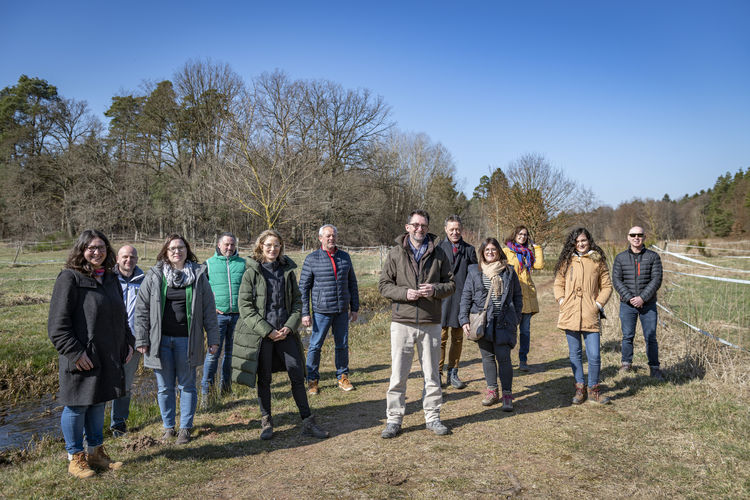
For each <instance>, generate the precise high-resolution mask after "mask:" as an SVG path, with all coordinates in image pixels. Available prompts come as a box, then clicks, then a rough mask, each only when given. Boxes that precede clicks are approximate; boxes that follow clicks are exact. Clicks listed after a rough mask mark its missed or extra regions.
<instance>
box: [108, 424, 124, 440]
mask: <svg viewBox="0 0 750 500" xmlns="http://www.w3.org/2000/svg"><path fill="white" fill-rule="evenodd" d="M109 430H111V431H112V437H115V438H119V437H123V436H124V435H125V434H127V433H128V424H126V423H125V422H120V423H119V424H115V425H113V426H112V427H110V428H109Z"/></svg>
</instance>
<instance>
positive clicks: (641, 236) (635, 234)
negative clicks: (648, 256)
mask: <svg viewBox="0 0 750 500" xmlns="http://www.w3.org/2000/svg"><path fill="white" fill-rule="evenodd" d="M628 236H630V237H631V238H643V233H630V234H629V235H628Z"/></svg>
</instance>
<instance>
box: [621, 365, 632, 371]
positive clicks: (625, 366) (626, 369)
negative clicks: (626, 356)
mask: <svg viewBox="0 0 750 500" xmlns="http://www.w3.org/2000/svg"><path fill="white" fill-rule="evenodd" d="M631 368H632V365H631V364H630V363H623V364H622V365H621V366H620V373H628V372H629V371H630V369H631Z"/></svg>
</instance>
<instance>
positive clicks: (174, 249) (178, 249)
mask: <svg viewBox="0 0 750 500" xmlns="http://www.w3.org/2000/svg"><path fill="white" fill-rule="evenodd" d="M184 251H185V247H184V246H179V247H171V248H167V252H169V253H180V252H184Z"/></svg>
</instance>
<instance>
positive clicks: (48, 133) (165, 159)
mask: <svg viewBox="0 0 750 500" xmlns="http://www.w3.org/2000/svg"><path fill="white" fill-rule="evenodd" d="M104 115H105V116H106V118H108V120H109V122H108V124H107V125H106V126H105V125H104V124H103V123H102V121H101V120H99V119H98V118H97V117H96V116H94V115H93V114H92V112H91V110H90V109H89V108H88V105H87V103H86V102H85V101H79V100H75V99H70V98H66V97H64V96H62V95H60V94H59V93H58V90H57V88H56V87H55V86H54V85H52V84H50V83H49V82H47V81H45V80H43V79H40V78H35V77H28V76H26V75H22V76H21V77H20V78H19V79H18V82H17V83H16V84H15V85H13V86H8V87H5V88H4V89H2V90H1V91H0V176H1V177H2V179H3V187H4V189H3V190H2V192H1V193H0V237H2V238H27V239H28V238H33V237H38V236H40V235H43V234H47V235H49V234H58V235H60V236H62V237H72V236H73V235H75V234H77V233H78V232H80V231H81V230H82V229H84V228H87V227H96V228H99V229H102V230H103V231H105V232H108V233H114V234H121V235H133V237H136V238H137V237H139V236H159V237H162V236H163V235H164V234H165V233H168V232H171V231H179V232H181V233H182V234H184V235H186V237H188V238H192V239H195V238H197V237H210V236H213V235H215V234H216V233H217V232H222V231H225V230H228V231H232V232H234V233H236V234H238V235H239V236H240V238H243V239H246V238H249V237H251V236H253V235H256V234H258V233H259V232H260V231H262V230H263V229H266V228H269V227H274V228H277V229H280V230H281V231H282V232H283V233H284V234H285V235H287V236H288V238H289V241H290V242H291V243H294V244H307V245H309V244H313V243H315V241H316V239H315V237H316V234H315V231H316V230H317V228H318V227H319V226H320V225H321V224H322V223H323V222H325V223H332V224H335V225H337V226H340V227H342V228H345V232H346V236H345V239H346V242H347V244H350V245H371V244H389V243H390V242H391V241H392V238H393V236H394V235H395V234H396V233H398V232H400V231H402V230H403V225H404V222H405V220H406V217H407V216H408V214H409V212H410V211H411V210H413V209H414V208H423V209H426V210H427V211H428V212H429V213H430V214H431V216H432V220H433V224H432V230H433V232H439V231H440V227H441V225H442V224H441V222H442V220H443V219H444V218H445V217H446V216H448V215H450V214H453V213H458V214H461V215H462V216H463V218H464V219H465V225H466V228H467V230H468V231H469V234H470V235H472V237H474V238H479V237H483V236H486V235H493V236H502V235H504V234H505V233H506V232H507V231H508V230H509V229H511V228H512V227H513V226H514V225H515V224H517V223H524V224H526V225H527V226H528V227H529V229H530V230H531V231H532V234H533V235H534V237H535V239H536V240H537V241H540V242H546V241H554V240H556V239H558V238H559V237H560V236H561V234H562V233H564V231H565V230H566V229H567V228H568V227H570V226H571V225H574V224H580V223H584V224H587V225H589V226H591V228H592V230H593V231H594V232H595V233H596V234H597V235H599V236H598V237H599V238H604V239H619V237H620V236H621V235H622V234H624V231H626V230H627V227H630V225H634V224H631V223H630V222H631V221H635V222H634V223H641V224H645V225H646V226H647V229H648V230H649V231H650V232H651V233H652V234H658V236H659V237H664V238H666V237H673V238H678V237H692V236H706V235H709V234H716V235H720V236H725V235H739V234H742V233H743V232H744V231H746V229H747V227H748V222H750V221H748V207H749V206H750V201H749V200H750V198H748V196H750V195H749V194H748V192H749V191H748V182H749V181H748V176H750V170H748V172H745V173H743V172H742V171H740V172H738V174H737V175H735V176H734V177H732V176H730V175H729V174H727V175H726V176H722V177H720V178H719V180H718V181H717V184H716V186H714V188H713V189H709V190H708V191H705V192H701V193H699V194H696V195H693V196H687V195H686V196H685V197H684V198H683V199H681V200H678V201H673V200H670V199H669V198H668V197H667V196H665V198H664V199H663V200H659V201H655V200H633V201H632V202H628V203H624V204H622V205H620V206H619V207H617V208H616V209H612V208H610V207H606V206H599V205H598V204H597V201H596V197H595V195H594V193H592V192H591V191H590V190H588V189H586V188H584V187H582V186H581V185H579V184H578V183H576V182H575V181H573V180H571V179H569V178H568V177H567V176H566V175H565V173H564V172H563V171H562V170H561V169H556V168H554V167H552V166H551V165H550V163H549V161H548V160H547V159H546V158H544V157H543V156H541V155H537V154H527V155H523V156H521V157H519V159H518V160H516V161H514V162H512V163H511V164H510V165H508V166H506V167H505V169H501V168H496V169H494V171H492V172H491V174H490V175H488V176H484V177H482V179H481V180H480V184H479V185H478V186H477V187H476V188H475V190H474V193H473V196H472V198H471V199H468V198H467V197H466V196H465V195H464V194H463V193H462V190H461V189H460V187H459V185H458V181H457V179H456V167H455V163H454V161H453V158H452V157H451V154H450V152H449V151H448V150H447V149H446V148H445V147H444V146H443V145H442V144H440V143H439V142H434V141H432V140H431V139H430V137H429V136H427V135H426V134H424V133H411V132H404V131H401V130H399V129H398V128H397V127H396V125H395V123H394V122H393V120H392V116H391V109H390V107H389V106H388V105H387V103H386V102H385V101H384V100H383V98H382V97H380V96H378V95H375V94H373V93H372V92H371V91H369V90H367V89H345V88H343V87H342V86H341V85H339V84H338V83H336V82H332V81H328V80H295V79H292V78H290V77H289V76H288V75H287V74H285V73H284V72H281V71H274V72H271V73H263V74H261V75H259V76H257V77H255V78H253V79H252V80H250V81H248V82H246V81H244V80H243V79H242V78H241V77H240V76H239V75H238V74H237V73H235V72H234V71H233V70H232V68H231V67H230V66H229V65H228V64H223V63H215V62H212V61H206V60H200V61H188V62H187V63H185V64H184V65H183V66H182V67H181V68H180V69H178V70H177V71H176V72H175V74H174V75H173V77H172V78H171V79H170V80H163V81H158V82H149V81H146V82H144V83H143V85H142V86H141V88H140V90H139V91H138V92H133V93H130V94H127V95H115V96H113V97H112V102H111V105H110V107H109V109H107V111H106V112H105V113H104ZM436 222H437V224H436ZM625 226H627V227H625Z"/></svg>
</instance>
